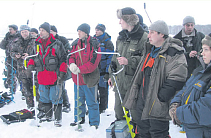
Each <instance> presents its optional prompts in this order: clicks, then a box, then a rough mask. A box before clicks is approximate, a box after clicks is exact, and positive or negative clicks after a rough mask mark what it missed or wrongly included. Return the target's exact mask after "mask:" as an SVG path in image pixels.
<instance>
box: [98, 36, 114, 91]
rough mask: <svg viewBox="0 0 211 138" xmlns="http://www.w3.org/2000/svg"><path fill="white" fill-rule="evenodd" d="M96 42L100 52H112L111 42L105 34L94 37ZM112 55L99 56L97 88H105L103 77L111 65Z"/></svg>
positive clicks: (109, 37)
mask: <svg viewBox="0 0 211 138" xmlns="http://www.w3.org/2000/svg"><path fill="white" fill-rule="evenodd" d="M94 37H95V38H97V40H98V42H99V43H100V48H101V52H114V45H113V43H112V42H111V36H110V35H108V34H107V33H104V34H103V35H101V36H98V37H96V35H94ZM112 57H113V55H112V54H102V55H101V60H100V63H99V65H98V67H99V70H100V82H99V86H100V87H106V84H107V82H105V81H104V79H103V77H104V75H105V74H108V68H109V65H110V63H111V59H112Z"/></svg>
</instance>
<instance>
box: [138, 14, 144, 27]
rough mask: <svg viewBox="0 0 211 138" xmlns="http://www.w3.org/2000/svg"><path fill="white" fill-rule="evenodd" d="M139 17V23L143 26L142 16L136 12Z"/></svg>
mask: <svg viewBox="0 0 211 138" xmlns="http://www.w3.org/2000/svg"><path fill="white" fill-rule="evenodd" d="M136 15H137V16H138V18H139V24H140V25H142V26H143V17H142V16H141V15H140V14H136Z"/></svg>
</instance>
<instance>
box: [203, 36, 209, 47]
mask: <svg viewBox="0 0 211 138" xmlns="http://www.w3.org/2000/svg"><path fill="white" fill-rule="evenodd" d="M201 43H202V45H208V46H209V47H211V37H210V36H209V35H206V36H205V37H204V39H202V41H201Z"/></svg>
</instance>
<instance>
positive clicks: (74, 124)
mask: <svg viewBox="0 0 211 138" xmlns="http://www.w3.org/2000/svg"><path fill="white" fill-rule="evenodd" d="M81 119H82V120H81V122H80V124H84V123H85V117H81ZM76 125H77V123H76V122H74V123H70V126H76Z"/></svg>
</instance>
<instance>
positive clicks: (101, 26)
mask: <svg viewBox="0 0 211 138" xmlns="http://www.w3.org/2000/svg"><path fill="white" fill-rule="evenodd" d="M95 29H98V30H101V31H102V32H103V33H104V32H105V29H106V27H105V25H104V24H98V25H97V26H96V27H95Z"/></svg>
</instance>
